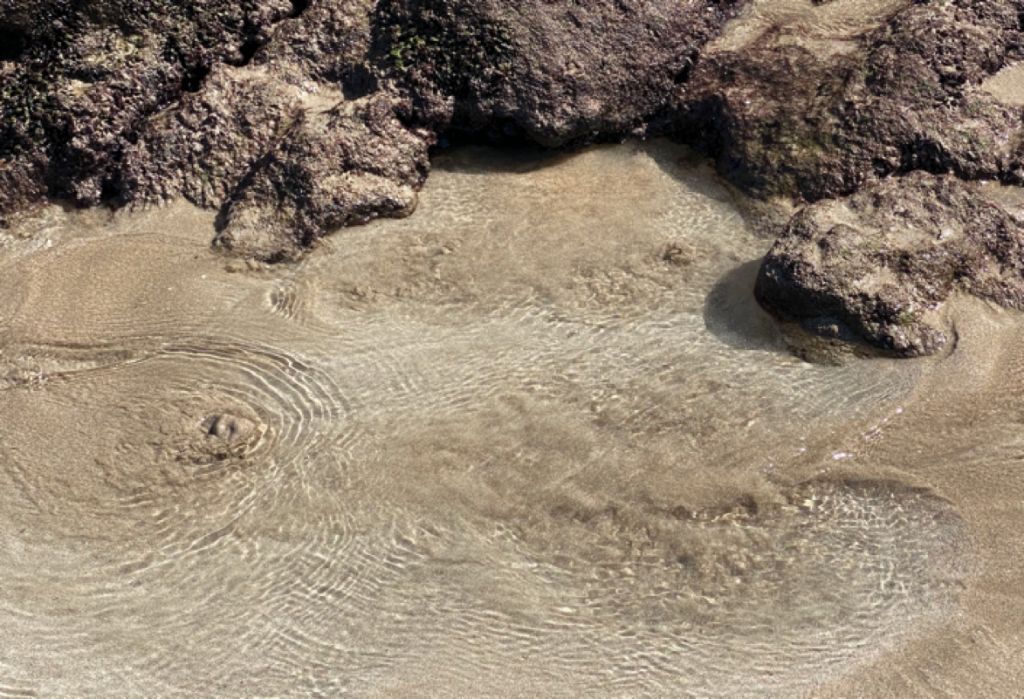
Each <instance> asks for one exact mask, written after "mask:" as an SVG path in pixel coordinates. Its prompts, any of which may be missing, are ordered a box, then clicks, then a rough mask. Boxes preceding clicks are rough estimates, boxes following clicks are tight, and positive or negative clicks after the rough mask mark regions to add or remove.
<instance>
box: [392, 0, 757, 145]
mask: <svg viewBox="0 0 1024 699" xmlns="http://www.w3.org/2000/svg"><path fill="white" fill-rule="evenodd" d="M740 4H741V2H740V0H698V1H695V2H686V3H681V2H678V0H646V1H643V2H641V1H637V0H630V1H628V2H623V1H622V0H589V1H588V2H585V3H581V2H565V1H557V2H552V1H551V0H520V1H518V2H507V1H506V0H384V1H383V2H381V4H380V6H379V8H378V9H377V12H376V19H375V22H374V26H375V37H376V38H375V44H374V46H375V59H376V62H377V63H378V64H379V65H383V66H386V67H387V68H388V71H387V72H388V75H389V76H390V77H391V78H392V79H393V80H394V81H395V82H396V83H397V84H398V85H399V86H400V87H401V88H402V89H404V90H405V91H407V92H408V93H409V94H410V96H411V98H412V102H413V105H414V109H413V114H412V117H413V118H415V119H416V120H418V121H420V122H421V123H425V124H428V125H431V126H433V127H434V128H437V129H442V130H444V129H448V128H453V129H458V130H465V131H470V132H475V133H490V134H492V135H501V134H502V133H512V134H525V136H526V137H528V138H529V139H531V140H533V141H535V142H537V143H540V144H543V145H547V146H557V145H562V144H565V143H568V142H573V141H578V140H588V139H594V138H597V137H601V136H605V137H608V136H611V137H615V136H620V135H624V134H628V133H630V132H631V131H634V130H639V129H642V128H643V127H644V126H645V124H646V121H647V120H648V119H649V118H650V117H651V116H652V115H654V114H656V113H658V112H659V111H660V110H662V109H663V108H665V107H666V105H668V104H669V103H670V100H671V98H672V95H673V93H674V90H675V88H676V87H677V85H679V84H680V83H683V82H685V81H686V80H688V79H689V74H690V71H691V69H692V68H693V65H694V63H695V61H696V59H697V56H698V54H699V51H700V48H701V46H702V45H703V44H704V43H705V42H706V41H707V40H708V39H710V38H711V37H713V36H715V35H717V33H718V31H719V29H720V27H721V25H722V24H723V23H724V21H725V20H726V19H727V18H728V17H729V16H730V15H731V14H732V13H733V11H734V10H735V8H736V7H738V6H739V5H740Z"/></svg>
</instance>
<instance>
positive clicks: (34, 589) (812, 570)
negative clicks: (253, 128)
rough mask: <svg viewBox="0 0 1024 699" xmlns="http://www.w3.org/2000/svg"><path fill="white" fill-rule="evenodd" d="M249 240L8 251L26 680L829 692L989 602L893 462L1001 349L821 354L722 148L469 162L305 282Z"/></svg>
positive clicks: (5, 657)
mask: <svg viewBox="0 0 1024 699" xmlns="http://www.w3.org/2000/svg"><path fill="white" fill-rule="evenodd" d="M210 220H211V217H210V216H208V215H207V214H203V213H199V212H195V211H192V210H190V209H187V208H185V207H180V206H176V207H172V208H170V209H167V210H162V211H155V212H149V213H146V214H134V215H124V216H119V217H118V218H117V219H116V220H114V221H112V222H107V221H105V220H104V218H103V216H101V215H99V214H95V213H93V214H85V215H83V214H78V215H71V214H64V213H59V212H51V214H50V215H49V218H47V219H44V220H40V221H37V222H36V223H35V224H33V226H31V227H28V228H26V229H25V230H24V231H22V232H21V237H17V238H16V237H13V236H12V237H8V238H6V239H4V241H3V243H2V245H0V250H2V251H3V254H4V258H3V259H4V262H3V266H2V268H0V299H2V300H3V301H2V303H0V350H2V352H0V424H2V425H3V431H2V433H0V569H2V570H3V573H2V581H3V582H2V589H0V647H3V648H4V649H5V651H4V652H3V653H0V695H4V694H5V693H6V694H12V695H15V696H21V695H22V694H21V693H24V694H25V695H32V694H34V693H39V694H41V695H69V694H72V695H86V694H89V695H112V694H130V695H139V696H142V695H147V696H153V695H172V694H188V693H195V694H205V695H221V696H252V695H263V696H271V695H272V696H278V695H308V694H321V695H336V694H338V693H339V692H342V691H347V692H350V693H352V694H355V695H381V696H394V695H396V694H399V695H427V696H439V695H458V696H464V695H470V694H472V695H480V694H484V695H496V696H509V695H537V694H538V693H540V694H543V695H549V696H554V695H565V696H579V695H582V694H584V693H587V694H596V695H616V696H627V695H628V696H635V695H637V694H651V695H672V696H680V695H687V694H692V695H698V696H730V697H734V696H764V695H766V694H778V695H786V696H790V695H792V694H793V693H798V692H803V691H812V690H814V688H815V687H818V686H822V685H825V684H827V683H829V682H833V681H835V680H836V679H837V678H842V677H844V676H846V675H847V674H849V673H851V672H855V671H856V670H857V668H862V667H868V666H870V664H871V663H873V662H876V661H878V659H879V658H880V657H883V656H885V655H886V654H887V653H892V652H896V651H897V650H898V649H899V648H901V647H902V646H903V645H904V644H907V643H911V642H912V641H913V639H914V638H918V637H924V636H925V635H926V634H928V633H931V632H933V631H934V629H936V628H941V626H942V624H945V623H947V622H948V620H949V619H951V618H953V617H954V616H955V615H956V614H958V611H957V610H958V609H960V608H961V598H962V596H963V591H964V589H965V588H966V587H968V582H969V580H970V579H971V576H972V575H976V573H975V572H972V571H975V569H976V567H977V565H978V564H977V562H976V559H978V558H979V557H980V555H981V554H979V553H978V551H977V550H976V548H977V547H976V546H975V545H974V544H972V536H971V524H970V522H969V521H967V519H969V517H968V515H965V514H964V512H962V511H960V509H959V508H958V506H957V504H956V502H955V498H952V499H950V496H951V495H952V494H953V493H955V489H950V488H949V487H948V486H947V487H945V488H939V490H940V491H941V493H939V492H933V491H932V490H930V489H929V486H932V485H943V484H944V482H943V481H942V478H940V477H938V476H936V477H934V478H933V479H932V480H928V478H924V477H922V478H917V477H914V476H913V475H912V474H913V472H914V466H913V464H912V463H911V464H908V463H898V464H897V463H881V462H883V461H885V460H886V459H885V458H882V457H877V458H876V457H874V456H871V454H872V453H873V452H877V451H878V450H879V449H881V451H882V452H883V454H889V460H890V461H898V459H897V458H896V457H894V456H893V454H899V455H901V458H902V455H904V454H905V453H906V452H905V451H904V450H903V447H902V446H900V445H901V444H902V442H898V443H895V444H893V443H892V442H891V440H890V438H889V436H888V435H889V434H890V432H891V431H893V430H896V429H897V427H898V425H900V424H906V422H907V420H908V419H910V418H908V414H909V412H912V409H913V406H925V407H923V408H921V410H924V411H925V412H928V411H930V410H931V409H930V408H927V406H928V405H930V403H929V400H931V399H930V398H929V396H934V395H936V392H935V391H936V390H935V389H934V388H931V387H932V386H933V385H935V384H936V383H943V382H937V381H936V378H935V377H936V376H941V375H942V372H949V376H952V377H954V378H955V377H962V376H964V375H969V376H968V378H967V379H963V380H965V381H971V382H973V383H974V384H975V385H976V384H977V380H976V377H975V378H970V376H974V374H970V372H971V371H974V372H981V371H983V366H982V365H970V366H969V367H967V368H964V367H963V366H961V365H960V364H958V363H957V362H958V361H959V360H954V359H951V358H945V359H939V360H928V361H920V362H897V361H889V360H882V359H858V360H851V361H849V362H847V363H845V364H844V365H842V366H834V365H815V364H809V363H806V362H803V361H801V360H799V359H797V358H796V357H795V356H793V354H792V353H791V352H789V351H788V350H787V349H786V346H785V344H784V342H783V341H782V340H781V338H780V336H779V333H778V331H777V330H776V327H775V324H774V323H773V321H771V320H770V319H769V318H768V317H766V316H765V315H764V314H763V313H762V312H761V311H760V310H759V309H757V308H756V306H755V305H754V303H753V302H752V301H751V294H750V291H751V288H752V284H753V274H754V272H755V271H756V261H757V260H758V259H759V258H760V257H761V256H762V255H763V254H764V252H765V250H766V249H767V247H768V245H769V244H770V243H769V241H766V240H763V239H760V238H758V237H757V236H756V235H755V234H754V233H753V232H752V231H751V230H750V229H749V228H748V226H747V224H746V223H745V221H744V219H743V218H742V217H741V215H740V214H739V211H738V209H737V208H736V205H735V202H734V201H733V200H732V199H731V197H730V195H729V193H728V192H727V191H725V190H724V189H723V188H722V187H720V186H719V185H717V184H715V180H714V178H713V177H712V175H711V173H710V172H709V171H707V170H706V169H704V168H703V167H701V166H699V165H698V164H696V163H694V162H693V161H691V160H689V159H688V156H687V154H686V152H684V151H682V150H680V149H678V148H675V147H674V146H671V145H668V144H665V143H657V144H654V145H650V146H643V147H640V146H637V145H623V146H615V147H610V146H609V147H602V148H594V149H591V150H588V151H586V152H584V153H582V154H579V155H577V156H574V157H571V158H564V159H558V160H555V159H550V158H547V159H546V158H544V157H542V156H540V155H538V154H526V155H520V156H510V155H507V154H500V153H497V152H494V151H489V150H483V149H480V150H472V149H470V150H464V151H459V152H457V153H455V154H452V155H447V156H443V157H442V158H440V159H439V163H438V167H437V170H436V172H435V174H434V175H433V176H432V178H431V180H430V182H429V185H428V187H427V189H426V190H425V191H424V193H423V196H422V201H421V205H420V208H419V210H418V211H417V212H416V214H415V215H414V216H413V217H411V218H409V219H406V220H402V221H387V222H378V223H375V224H372V225H369V226H366V227H363V228H359V229H352V230H348V231H343V232H341V233H339V234H338V235H337V236H336V237H335V238H333V239H331V240H330V241H329V242H328V243H327V244H326V245H325V246H323V247H322V248H321V249H319V250H318V251H316V252H315V253H314V254H312V255H311V256H310V257H309V258H308V259H307V260H306V261H305V262H303V263H302V264H300V265H297V266H295V267H290V268H284V267H282V268H274V269H270V270H260V269H249V268H247V267H246V266H245V265H242V264H240V263H237V262H234V261H229V260H226V259H224V258H221V257H218V256H216V255H214V254H211V253H210V252H209V251H208V248H207V241H208V239H209V235H210ZM992 322H993V323H996V324H1003V325H1005V324H1007V323H1011V324H1012V320H1007V319H1005V318H1004V319H1001V320H998V322H997V321H992ZM1000 327H1002V326H1000ZM993 332H994V331H993ZM1000 332H1002V331H1000ZM985 337H988V335H985ZM954 356H957V355H956V353H955V354H954ZM1019 364H1020V363H1019V362H1017V363H1016V364H1015V365H1014V364H1011V365H1009V366H1007V364H1006V362H1002V363H1000V362H999V361H996V360H995V359H993V360H992V363H991V366H990V368H989V370H984V371H988V372H989V373H986V374H985V375H986V376H989V375H990V374H991V372H994V371H996V370H997V369H996V368H998V370H999V371H1004V372H1005V373H1004V374H1003V376H1004V380H1003V381H1002V383H1001V385H1003V386H1005V385H1007V382H1010V383H1011V385H1012V380H1016V379H1019V378H1020V376H1021V375H1022V373H1024V368H1022V367H1021V366H1019ZM950 367H952V368H950ZM978 367H982V368H978ZM992 367H996V368H992ZM965 372H966V374H965ZM1005 377H1009V378H1005ZM958 380H959V379H958ZM944 385H945V386H946V388H949V387H950V386H951V385H953V384H949V383H948V381H947V382H945V383H944ZM1017 385H1019V384H1017ZM922 396H923V397H922ZM954 413H955V411H954ZM932 414H933V413H931V412H928V415H929V417H928V420H929V421H931V420H932V417H931V416H932ZM961 417H962V415H961V416H956V415H955V414H954V415H953V416H952V417H949V418H948V421H955V422H956V424H959V421H960V419H961ZM929 424H931V422H929ZM935 424H936V425H937V426H936V427H935V432H934V433H933V435H932V436H933V437H935V438H937V439H939V440H940V441H941V435H943V434H945V433H946V431H947V430H948V429H949V425H948V424H945V423H942V422H941V421H939V422H937V423H935ZM915 434H916V433H915ZM960 438H961V439H962V440H963V442H964V445H965V447H964V448H967V445H968V443H969V442H970V437H969V436H963V435H961V437H960ZM998 441H999V440H998V439H993V438H992V437H991V436H989V437H987V438H986V441H985V442H984V445H985V446H984V447H979V448H984V449H987V450H988V451H986V452H985V454H986V456H985V457H983V459H987V458H989V457H988V456H987V455H989V454H991V453H993V452H992V451H991V450H992V449H998V448H999V447H998V444H997V442H998ZM887 450H888V451H887ZM913 453H916V454H917V456H916V457H911V458H917V459H919V460H921V462H922V463H924V462H925V461H926V460H928V458H929V457H928V455H927V454H923V453H922V450H920V449H918V450H917V451H916V452H913ZM900 469H906V471H901V470H900ZM901 474H902V475H901ZM1015 487H1016V486H1015ZM965 518H967V519H965Z"/></svg>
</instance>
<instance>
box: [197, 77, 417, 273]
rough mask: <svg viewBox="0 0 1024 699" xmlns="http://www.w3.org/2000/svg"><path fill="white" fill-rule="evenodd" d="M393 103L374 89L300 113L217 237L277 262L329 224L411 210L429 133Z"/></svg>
mask: <svg viewBox="0 0 1024 699" xmlns="http://www.w3.org/2000/svg"><path fill="white" fill-rule="evenodd" d="M395 106H396V104H395V101H394V100H393V98H391V97H390V96H388V95H385V94H377V95H373V96H371V97H367V98H364V99H361V100H356V101H342V102H339V103H338V104H336V105H335V106H333V107H331V108H328V109H324V110H320V109H310V110H307V111H304V112H302V113H301V114H300V116H299V117H298V118H297V119H296V120H295V122H294V123H293V124H292V125H291V126H290V127H289V129H288V131H287V132H286V133H285V134H284V135H283V137H282V138H281V139H280V141H279V142H278V144H277V145H276V147H275V148H273V149H272V150H271V151H270V152H269V153H268V154H267V155H266V156H265V157H264V158H263V159H262V160H260V161H259V162H258V163H256V165H255V166H254V167H253V169H252V171H251V172H250V173H249V174H248V175H247V176H246V177H245V179H244V180H243V181H242V183H241V184H240V185H239V187H238V190H237V191H236V192H235V193H234V194H233V195H232V197H231V200H230V203H229V204H228V206H227V210H226V212H225V215H224V217H223V222H222V226H223V230H222V231H221V233H220V234H219V236H218V238H217V242H218V244H219V245H221V246H223V247H224V248H226V249H228V250H231V251H233V252H236V253H239V254H242V255H245V256H247V257H255V258H258V259H264V260H267V261H278V260H282V259H289V258H293V257H295V256H296V255H297V254H298V253H299V252H300V251H301V250H302V249H303V248H304V247H308V246H309V245H310V244H311V243H312V242H313V241H314V240H315V239H316V238H318V237H319V236H321V235H323V233H324V231H327V230H330V229H332V228H337V227H340V226H346V225H352V224H357V223H365V222H366V221H369V220H370V219H372V218H375V217H378V216H392V217H395V216H403V215H407V214H409V213H411V212H412V210H413V209H414V208H415V205H416V192H417V191H418V190H419V188H420V187H421V186H422V184H423V181H424V180H425V179H426V175H427V168H428V160H427V149H428V147H429V146H430V144H431V142H432V141H431V134H430V133H429V132H425V131H415V130H411V129H408V128H407V127H406V126H405V125H403V124H402V122H401V121H400V120H399V119H398V117H397V116H396V114H395Z"/></svg>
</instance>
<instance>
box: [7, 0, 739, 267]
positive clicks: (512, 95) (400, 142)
mask: <svg viewBox="0 0 1024 699" xmlns="http://www.w3.org/2000/svg"><path fill="white" fill-rule="evenodd" d="M733 9H734V2H733V1H732V0H725V1H723V0H687V1H686V2H678V1H677V0H644V1H642V2H641V1H638V2H619V1H616V0H596V1H595V2H588V3H586V4H580V3H576V2H570V1H568V0H564V1H560V2H547V1H541V0H522V1H520V2H515V3H505V2H496V1H494V2H491V1H485V2H469V1H468V0H456V1H448V0H433V1H429V2H428V1H422V2H421V1H419V0H383V1H381V2H375V1H374V0H291V1H290V2H289V1H287V0H245V1H244V2H242V3H240V4H239V3H235V4H230V3H225V2H221V1H220V0H213V1H212V2H200V1H199V0H185V1H183V2H173V1H172V0H116V1H115V2H109V3H66V2H60V1H57V0H36V1H35V2H28V3H25V2H15V1H14V0H2V2H0V37H3V38H4V39H5V41H4V42H3V43H4V44H5V47H6V48H4V49H3V50H2V53H0V76H2V77H3V85H4V87H3V92H2V94H0V129H2V133H0V219H2V218H3V217H5V216H10V215H11V214H13V213H14V212H16V211H19V210H21V209H24V208H25V207H26V206H28V205H30V204H31V203H32V202H34V201H38V200H39V199H40V198H41V197H43V196H46V195H49V196H51V197H59V198H65V199H69V200H70V201H72V202H74V203H75V204H78V205H85V206H87V205H94V204H98V203H101V202H106V203H112V204H115V205H120V204H126V203H131V204H134V205H144V204H147V203H150V202H159V201H163V200H168V199H172V198H174V197H178V196H183V197H186V198H188V199H189V200H191V201H193V202H195V203H196V204H199V205H201V206H206V207H214V208H219V209H220V212H221V216H220V217H219V228H220V230H219V232H218V234H217V238H216V239H217V242H218V244H220V245H221V246H222V247H224V248H227V249H230V250H233V251H236V252H238V253H240V254H244V255H247V256H251V257H256V258H261V259H266V260H281V259H288V258H291V257H293V256H295V255H296V254H298V253H299V252H301V250H302V249H304V248H305V247H308V246H309V245H310V244H311V243H312V242H313V241H315V240H316V239H317V238H318V237H319V236H321V235H323V234H324V233H325V232H327V231H328V230H330V229H332V228H335V227H338V226H342V225H347V224H353V223H360V222H364V221H367V220H370V219H372V218H374V217H377V216H399V215H403V214H406V213H408V212H410V211H411V210H412V209H413V208H414V206H415V201H416V191H417V190H418V189H419V187H420V186H421V185H422V183H423V181H424V179H425V178H426V175H427V171H428V149H429V148H430V147H431V146H432V145H433V144H434V143H435V140H436V138H437V135H438V134H441V133H447V132H449V131H463V132H468V133H470V134H484V135H493V136H500V137H506V136H515V137H517V138H528V139H531V140H534V141H537V142H539V143H542V144H544V145H549V146H556V145H562V144H566V143H574V142H581V141H587V140H594V139H599V138H617V137H622V136H624V135H627V134H629V133H632V132H640V131H642V130H643V128H644V126H645V124H646V122H647V120H648V119H649V118H651V117H652V116H654V115H656V114H658V113H659V112H660V111H662V110H664V109H665V108H666V106H667V105H668V104H669V102H670V100H671V99H672V97H673V92H674V88H675V87H676V86H677V85H678V84H681V83H684V82H685V81H686V80H687V78H688V76H689V72H690V70H691V68H692V66H693V64H694V62H695V60H696V57H697V55H698V52H699V49H700V47H701V46H702V45H703V44H704V43H705V42H706V41H707V40H708V39H710V38H712V37H713V36H714V35H716V34H717V32H718V31H719V29H720V28H721V26H722V25H723V24H724V22H725V21H726V20H727V19H728V18H729V17H730V15H731V14H732V12H733Z"/></svg>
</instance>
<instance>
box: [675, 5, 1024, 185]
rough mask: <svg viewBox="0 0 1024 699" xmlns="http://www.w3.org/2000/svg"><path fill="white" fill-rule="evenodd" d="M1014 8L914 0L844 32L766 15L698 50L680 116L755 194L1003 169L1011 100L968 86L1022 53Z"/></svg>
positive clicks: (998, 173) (1021, 118)
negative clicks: (758, 25) (759, 27)
mask: <svg viewBox="0 0 1024 699" xmlns="http://www.w3.org/2000/svg"><path fill="white" fill-rule="evenodd" d="M818 11H819V12H822V11H830V8H828V7H827V6H826V8H824V10H818ZM1022 16H1024V2H1021V0H1005V1H1004V0H1000V1H998V2H997V1H995V0H952V1H949V0H923V1H921V2H915V3H912V4H911V3H907V4H906V5H905V6H904V7H903V8H902V9H900V10H899V11H897V12H896V13H895V14H894V15H892V16H891V17H889V18H888V19H885V20H883V21H881V22H880V23H878V24H877V26H874V25H870V24H865V25H864V26H862V27H859V28H853V29H851V28H847V30H846V31H845V32H839V33H836V32H835V31H831V32H830V31H826V30H824V29H819V30H818V32H817V33H815V31H814V30H813V28H810V29H809V28H807V27H803V26H800V25H797V26H794V27H785V26H777V27H770V28H768V29H766V30H764V31H763V32H762V33H760V34H759V35H757V36H756V37H755V38H754V39H752V40H751V41H749V42H747V43H744V44H742V45H739V46H727V47H725V48H724V49H723V50H718V51H711V52H709V53H708V55H706V56H705V57H704V59H703V60H702V62H701V63H700V65H699V66H698V68H697V70H696V72H695V75H694V80H693V84H692V85H691V88H690V95H689V98H688V100H687V101H686V102H685V104H684V106H683V109H682V110H681V119H682V120H681V128H682V129H683V131H684V132H686V133H687V134H688V137H689V138H690V139H691V140H692V141H693V142H694V143H696V144H697V145H700V146H703V147H705V148H706V149H707V150H709V151H710V152H711V153H712V154H713V155H715V156H716V157H717V158H718V162H719V168H720V170H721V171H722V172H723V173H724V174H725V175H726V176H727V177H729V178H730V179H731V180H733V181H734V182H736V183H737V184H739V185H741V186H742V187H744V188H745V189H746V190H748V191H750V192H752V193H754V194H757V195H762V196H770V195H776V194H781V195H793V194H795V195H798V196H800V197H802V198H804V199H807V200H811V201H813V200H817V199H821V198H824V197H831V196H841V195H844V194H849V193H851V192H853V191H856V190H857V189H858V188H859V187H861V186H863V185H864V184H865V183H866V182H868V181H869V180H871V179H872V178H874V177H878V176H885V175H888V174H892V173H901V172H909V171H912V170H919V169H920V170H926V171H928V172H933V173H937V174H938V173H954V174H956V175H958V176H960V177H962V178H966V179H978V178H1002V179H1004V180H1012V179H1013V178H1014V177H1016V176H1017V175H1016V174H1015V173H1016V172H1017V167H1018V166H1015V165H1014V162H1015V160H1017V161H1019V155H1015V154H1014V149H1015V148H1016V147H1017V145H1018V144H1019V142H1020V141H1021V137H1022V135H1024V112H1022V110H1021V108H1020V107H1015V106H1012V105H1005V104H1000V103H999V102H998V101H997V100H996V99H994V98H993V97H992V96H991V95H989V94H987V93H985V92H984V91H982V90H981V89H980V88H979V86H980V84H981V83H982V81H983V80H984V79H985V78H986V77H988V76H990V75H992V74H994V73H996V72H997V71H999V70H1000V69H1001V68H1002V67H1003V66H1004V65H1006V63H1007V62H1008V61H1010V60H1014V59H1021V58H1024V31H1022V26H1021V25H1022V22H1021V17H1022ZM826 24H827V23H826Z"/></svg>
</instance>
